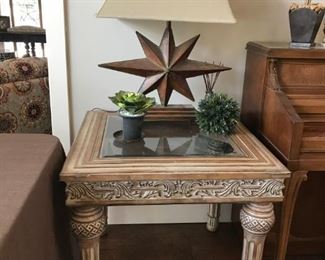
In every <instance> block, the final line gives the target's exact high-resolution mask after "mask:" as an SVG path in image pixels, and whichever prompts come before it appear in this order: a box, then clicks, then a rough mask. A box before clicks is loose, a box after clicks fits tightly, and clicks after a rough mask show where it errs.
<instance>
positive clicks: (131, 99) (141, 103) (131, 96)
mask: <svg viewBox="0 0 325 260" xmlns="http://www.w3.org/2000/svg"><path fill="white" fill-rule="evenodd" d="M109 99H110V100H112V102H113V103H114V104H115V105H117V106H118V107H119V108H120V110H122V111H124V112H127V113H129V114H131V115H137V114H142V113H145V112H146V111H147V110H148V109H149V108H151V107H152V106H153V105H155V103H156V102H155V98H150V97H146V96H145V95H144V94H142V93H136V92H129V91H123V90H121V91H119V92H117V93H115V96H114V97H109Z"/></svg>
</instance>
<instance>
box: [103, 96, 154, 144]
mask: <svg viewBox="0 0 325 260" xmlns="http://www.w3.org/2000/svg"><path fill="white" fill-rule="evenodd" d="M109 99H110V100H112V102H113V103H114V104H115V105H117V106H118V107H119V108H120V116H121V117H122V118H123V139H124V141H132V140H139V139H141V133H142V122H143V118H144V115H145V113H146V112H147V111H148V109H149V108H151V107H152V106H153V105H155V103H156V102H155V99H154V98H150V97H146V96H145V95H144V94H142V93H136V92H129V91H122V90H121V91H119V92H117V93H116V94H115V96H114V97H109Z"/></svg>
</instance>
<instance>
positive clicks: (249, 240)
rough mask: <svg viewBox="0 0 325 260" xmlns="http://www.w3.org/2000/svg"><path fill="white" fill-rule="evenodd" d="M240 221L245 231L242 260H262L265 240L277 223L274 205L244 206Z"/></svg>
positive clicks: (249, 204)
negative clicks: (275, 222)
mask: <svg viewBox="0 0 325 260" xmlns="http://www.w3.org/2000/svg"><path fill="white" fill-rule="evenodd" d="M240 221H241V225H242V227H243V229H244V243H243V252H242V260H262V257H263V249H264V242H265V238H266V235H267V233H268V232H269V231H270V230H271V228H272V226H273V224H274V221H275V216H274V211H273V204H272V203H269V202H266V203H247V204H245V205H243V207H242V209H241V211H240Z"/></svg>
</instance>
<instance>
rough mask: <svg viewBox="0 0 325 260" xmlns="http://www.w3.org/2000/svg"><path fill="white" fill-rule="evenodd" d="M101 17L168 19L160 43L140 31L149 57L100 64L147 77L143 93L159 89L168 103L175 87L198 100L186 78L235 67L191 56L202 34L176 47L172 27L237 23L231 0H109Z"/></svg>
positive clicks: (102, 10)
mask: <svg viewBox="0 0 325 260" xmlns="http://www.w3.org/2000/svg"><path fill="white" fill-rule="evenodd" d="M97 17H108V18H119V19H137V20H158V21H167V26H166V29H165V32H164V34H163V37H162V40H161V42H160V44H159V45H156V44H155V43H153V42H152V41H150V40H149V39H147V38H146V37H145V36H143V35H142V34H141V33H139V32H137V36H138V39H139V41H140V43H141V45H142V48H143V50H144V53H145V56H146V58H144V59H134V60H128V61H118V62H111V63H104V64H100V65H99V66H100V67H103V68H108V69H113V70H117V71H121V72H125V73H129V74H134V75H137V76H142V77H145V80H144V82H143V83H142V86H141V87H140V89H139V92H141V93H144V94H147V93H149V92H151V91H153V90H155V89H157V91H158V94H159V98H160V101H161V103H162V104H163V105H165V106H166V105H167V104H168V101H169V99H170V96H171V94H172V92H173V90H175V91H177V92H179V93H180V94H182V95H183V96H185V97H187V98H189V99H190V100H192V101H194V98H193V95H192V92H191V90H190V88H189V86H188V83H187V81H186V78H190V77H196V76H199V75H205V74H209V73H214V72H221V71H225V70H230V69H231V68H228V67H224V66H221V65H215V64H209V63H206V62H199V61H195V60H190V59H188V57H189V55H190V53H191V51H192V49H193V48H194V46H195V44H196V42H197V40H198V38H199V36H200V35H197V36H195V37H193V38H192V39H190V40H188V41H186V42H184V43H182V44H180V45H179V46H176V45H175V41H174V35H173V31H172V28H171V21H181V22H199V23H235V22H236V20H235V18H234V16H233V13H232V11H231V8H230V6H229V3H228V0H186V1H185V0H106V1H105V2H104V4H103V6H102V7H101V9H100V10H99V12H98V14H97Z"/></svg>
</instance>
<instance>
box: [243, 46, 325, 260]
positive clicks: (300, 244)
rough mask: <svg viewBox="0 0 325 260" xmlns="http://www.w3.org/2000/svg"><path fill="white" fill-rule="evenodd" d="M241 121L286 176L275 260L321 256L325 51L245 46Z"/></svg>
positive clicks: (324, 227) (324, 212)
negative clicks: (280, 164) (284, 169)
mask: <svg viewBox="0 0 325 260" xmlns="http://www.w3.org/2000/svg"><path fill="white" fill-rule="evenodd" d="M241 120H242V122H243V123H244V124H245V125H246V126H247V127H248V128H249V129H250V130H251V131H252V132H253V133H254V134H255V135H256V136H257V137H258V138H259V139H260V140H261V141H262V142H264V144H265V145H266V146H267V147H268V148H269V149H270V150H271V151H272V152H273V153H274V154H275V155H276V156H277V157H278V158H279V159H280V160H281V161H282V162H283V163H284V164H285V165H286V166H287V167H288V168H289V170H291V171H292V177H291V178H290V180H289V181H288V185H287V188H286V192H285V200H284V202H283V204H282V209H280V210H279V211H278V215H279V216H280V215H281V221H279V222H278V225H277V231H275V232H276V234H277V236H278V237H277V239H276V240H277V241H278V242H277V245H276V248H277V250H276V253H275V255H274V257H275V259H277V260H284V259H285V256H286V254H287V253H288V254H295V253H297V254H313V255H324V256H325V246H324V245H325V222H324V219H325V199H324V197H325V196H324V187H325V48H323V47H322V46H317V45H316V46H315V47H312V48H307V49H295V48H290V47H289V43H261V42H249V43H248V44H247V60H246V72H245V82H244V90H243V100H242V109H241ZM322 187H323V188H322ZM279 216H278V219H280V218H279ZM275 229H276V228H275ZM269 243H270V244H271V243H272V242H271V241H269Z"/></svg>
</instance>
